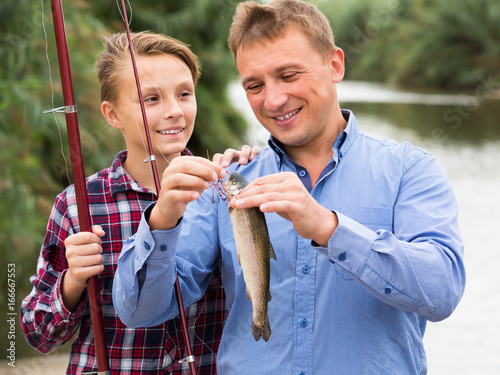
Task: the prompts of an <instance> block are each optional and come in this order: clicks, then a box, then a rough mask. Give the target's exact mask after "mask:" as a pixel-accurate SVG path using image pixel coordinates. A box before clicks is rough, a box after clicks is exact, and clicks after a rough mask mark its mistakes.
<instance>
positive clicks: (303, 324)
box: [300, 318, 308, 327]
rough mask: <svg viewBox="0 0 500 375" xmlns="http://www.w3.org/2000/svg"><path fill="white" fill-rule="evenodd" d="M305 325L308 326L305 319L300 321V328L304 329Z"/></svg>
mask: <svg viewBox="0 0 500 375" xmlns="http://www.w3.org/2000/svg"><path fill="white" fill-rule="evenodd" d="M307 324H308V322H307V319H306V318H304V319H302V320H301V321H300V325H301V326H302V327H306V326H307Z"/></svg>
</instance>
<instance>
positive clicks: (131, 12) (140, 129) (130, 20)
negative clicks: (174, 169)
mask: <svg viewBox="0 0 500 375" xmlns="http://www.w3.org/2000/svg"><path fill="white" fill-rule="evenodd" d="M127 4H128V7H129V13H127V14H130V18H128V26H129V27H130V24H131V22H132V17H133V11H132V5H131V4H130V1H129V0H127ZM116 6H117V8H118V12H119V13H120V17H121V19H122V21H123V22H124V23H125V16H124V14H123V12H122V9H121V6H120V4H119V2H118V0H116ZM137 72H138V74H142V75H143V76H144V77H145V78H146V79H147V80H148V81H149V82H150V83H151V84H152V85H153V86H154V87H155V89H156V91H157V92H158V94H159V96H160V100H161V101H162V103H163V100H162V98H161V93H160V91H159V90H158V87H157V86H156V85H155V84H154V83H153V82H152V81H151V79H149V77H148V76H147V75H145V74H144V73H142V71H141V70H140V69H139V67H138V66H137ZM134 95H135V91H134ZM139 99H140V98H139ZM134 119H135V124H136V126H137V129H138V131H139V134H140V136H141V142H142V145H143V146H144V154H145V155H146V159H144V162H148V161H149V162H151V157H152V156H154V155H149V150H148V147H147V142H146V140H145V139H144V137H145V135H143V134H142V131H143V129H144V125H143V124H139V120H138V118H137V116H134ZM142 121H144V119H142ZM157 121H158V119H157V120H156V122H155V125H154V127H153V129H156V123H157ZM160 152H161V150H160ZM162 156H163V158H164V159H165V160H166V161H167V163H168V160H167V159H166V158H165V156H164V155H163V153H162ZM148 170H149V176H150V181H151V185H152V186H155V181H154V175H153V171H152V170H151V168H148ZM153 190H154V189H152V191H153ZM152 194H153V195H154V193H153V192H152ZM156 195H157V196H158V195H159V192H157V194H156Z"/></svg>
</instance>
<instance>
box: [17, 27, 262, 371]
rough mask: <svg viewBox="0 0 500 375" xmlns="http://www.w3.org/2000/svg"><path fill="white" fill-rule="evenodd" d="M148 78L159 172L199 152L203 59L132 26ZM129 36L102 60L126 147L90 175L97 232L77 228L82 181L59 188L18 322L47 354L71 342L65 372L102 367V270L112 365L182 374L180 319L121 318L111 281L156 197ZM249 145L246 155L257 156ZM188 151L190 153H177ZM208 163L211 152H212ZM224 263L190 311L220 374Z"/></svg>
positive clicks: (113, 40) (204, 364)
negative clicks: (89, 284) (142, 322)
mask: <svg viewBox="0 0 500 375" xmlns="http://www.w3.org/2000/svg"><path fill="white" fill-rule="evenodd" d="M132 44H133V46H134V50H135V51H136V56H137V58H136V60H137V65H138V68H139V71H140V73H141V75H140V79H141V82H142V95H143V99H144V102H145V103H144V104H145V108H146V113H147V116H148V125H149V126H150V134H151V137H152V144H153V145H154V151H155V154H156V155H157V156H158V157H157V167H158V170H159V173H162V172H163V170H164V169H166V167H167V165H169V164H175V159H177V158H178V159H183V158H186V159H189V160H191V159H193V160H196V161H197V162H198V163H203V162H205V161H204V159H202V158H195V157H193V156H188V155H190V152H189V151H188V150H187V149H186V144H187V142H188V141H189V139H190V137H191V134H192V132H193V128H194V122H195V117H196V98H195V85H196V82H197V80H198V78H199V75H200V71H199V63H198V58H197V57H196V56H195V55H194V54H193V53H192V52H191V50H190V49H189V48H188V47H187V46H186V45H185V44H183V43H181V42H179V41H177V40H175V39H173V38H169V37H166V36H164V35H160V34H154V33H137V34H132ZM129 50H130V49H129V44H128V40H127V36H126V34H124V33H121V34H115V35H113V36H112V37H110V38H108V39H107V40H106V50H105V51H103V52H102V53H101V54H100V55H99V59H98V61H97V63H96V68H97V75H98V78H99V83H100V87H101V99H102V105H101V110H102V114H103V115H104V117H105V118H106V120H107V121H108V123H109V124H110V125H111V126H113V127H114V128H117V129H119V130H120V131H121V133H122V134H123V137H124V140H125V143H126V145H127V150H123V151H120V152H119V153H118V154H117V156H116V158H115V160H114V161H113V163H112V165H111V167H110V168H107V169H104V170H102V171H100V172H98V173H96V174H94V175H92V176H90V177H89V178H88V179H87V186H88V192H89V203H90V213H91V218H92V223H93V224H94V225H95V226H94V227H93V232H92V233H90V232H79V226H78V213H77V209H76V201H75V190H74V186H73V185H71V186H70V187H68V188H67V189H65V191H64V192H62V193H61V194H59V195H58V197H57V199H56V203H55V205H54V208H53V210H52V214H51V217H50V219H49V223H48V226H47V234H46V236H45V239H44V243H43V246H42V249H41V252H40V256H39V259H38V265H37V274H36V275H34V276H33V277H32V278H31V282H32V283H33V291H32V292H31V294H30V295H29V296H27V297H26V298H25V299H24V301H23V303H22V306H21V324H22V327H23V331H24V335H25V337H26V340H27V341H28V343H29V344H30V345H32V346H33V347H34V348H35V349H37V350H38V351H39V352H41V353H48V352H51V351H53V350H55V349H57V348H58V347H60V346H62V345H63V344H65V343H66V342H68V341H69V340H70V339H71V338H72V337H73V336H74V335H75V333H76V332H77V331H78V335H77V338H76V339H75V341H74V342H73V344H72V347H71V354H70V359H69V365H68V369H67V374H75V375H76V374H82V373H83V372H85V371H96V370H97V363H96V357H95V347H94V342H93V332H92V322H91V319H90V310H89V306H88V298H87V292H86V281H87V279H88V278H89V277H91V276H95V275H99V279H100V282H101V288H102V294H101V297H102V304H103V315H104V328H105V331H106V340H107V344H108V347H107V350H108V354H109V360H110V364H109V365H110V369H111V373H112V374H120V375H124V374H131V375H133V374H165V373H169V374H183V373H186V372H187V371H186V370H187V366H188V365H187V363H180V362H179V361H180V360H181V359H184V358H185V357H186V356H187V354H186V350H185V346H184V343H183V339H182V337H181V336H182V333H181V332H180V329H181V325H180V321H179V320H178V319H175V320H171V321H168V322H161V324H158V325H157V326H155V327H151V328H140V329H133V328H129V327H126V326H124V325H123V324H122V323H121V321H120V320H119V319H118V316H117V315H116V312H115V311H114V309H113V306H112V299H111V289H112V284H113V277H114V272H115V269H116V263H117V259H118V255H119V253H120V251H121V248H122V245H123V242H124V241H125V239H126V238H127V237H129V236H131V235H132V234H133V233H135V231H136V229H137V226H138V224H139V219H140V217H141V213H142V211H143V210H144V208H145V207H146V206H147V205H148V204H150V203H151V202H153V201H154V200H155V199H156V194H155V192H154V191H155V188H154V182H153V180H152V177H151V171H150V165H149V164H145V163H143V160H144V159H145V158H146V156H147V155H146V154H145V146H144V143H143V142H144V141H145V138H144V126H143V121H142V117H141V113H140V105H139V101H138V94H137V90H136V88H135V80H134V75H133V72H132V66H131V63H130V52H129ZM256 151H257V150H256V149H253V150H252V149H250V148H249V147H248V146H247V147H244V148H243V149H242V152H241V156H242V158H243V159H244V160H241V162H244V163H246V161H247V159H252V158H253V157H254V156H255V153H256ZM181 155H185V156H183V157H179V156H181ZM239 155H240V153H237V152H235V151H234V150H232V149H229V150H228V151H226V153H225V154H224V155H220V154H217V155H216V157H215V161H216V162H218V163H229V161H231V160H232V159H233V157H234V159H235V160H238V156H239ZM206 162H207V163H210V164H211V162H210V161H208V160H206ZM226 314H227V313H226V309H225V299H224V290H223V289H222V285H221V279H220V271H219V270H218V269H215V270H214V273H213V277H212V278H210V283H209V286H208V288H207V291H206V294H205V296H204V297H203V298H202V299H201V300H200V301H199V303H198V304H193V305H191V307H190V308H189V311H188V314H187V315H188V326H189V327H188V328H189V334H190V337H191V341H192V343H193V353H194V354H195V355H196V359H197V360H196V369H197V373H198V374H213V373H214V372H215V371H216V369H215V353H214V352H216V351H217V348H218V346H219V340H220V335H221V333H222V328H223V325H224V320H225V317H226Z"/></svg>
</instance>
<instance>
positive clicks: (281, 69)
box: [241, 64, 304, 88]
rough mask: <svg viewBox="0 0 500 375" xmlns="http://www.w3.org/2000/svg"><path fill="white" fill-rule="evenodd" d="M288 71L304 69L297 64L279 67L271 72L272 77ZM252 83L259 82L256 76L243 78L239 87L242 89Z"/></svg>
mask: <svg viewBox="0 0 500 375" xmlns="http://www.w3.org/2000/svg"><path fill="white" fill-rule="evenodd" d="M289 69H293V70H303V69H304V68H303V67H302V66H300V65H298V64H287V65H281V66H277V67H276V68H275V69H274V70H273V75H275V76H277V75H279V74H280V73H282V72H283V71H285V70H289ZM253 81H259V77H257V76H250V77H247V78H245V79H244V80H243V81H242V82H241V85H242V86H243V88H245V86H246V85H247V84H248V83H249V82H253Z"/></svg>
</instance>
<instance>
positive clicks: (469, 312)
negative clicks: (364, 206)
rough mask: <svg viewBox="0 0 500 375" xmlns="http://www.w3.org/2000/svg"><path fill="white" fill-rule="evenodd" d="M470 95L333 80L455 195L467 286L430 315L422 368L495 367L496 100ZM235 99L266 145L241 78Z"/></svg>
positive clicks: (488, 372)
mask: <svg viewBox="0 0 500 375" xmlns="http://www.w3.org/2000/svg"><path fill="white" fill-rule="evenodd" d="M481 84H482V83H481V82H479V83H478V88H477V90H475V92H474V95H443V94H439V93H438V94H436V93H415V92H403V91H397V90H394V89H392V88H390V87H387V86H384V85H380V84H373V83H367V82H349V81H345V82H341V83H340V84H339V85H338V94H339V100H340V102H341V107H342V108H347V109H351V110H352V111H353V112H354V114H355V115H356V119H357V121H358V125H359V127H360V130H361V131H362V132H365V133H370V134H374V135H377V136H380V137H385V138H390V139H394V140H396V141H398V142H402V141H409V142H411V143H412V144H413V145H416V146H419V147H422V148H424V149H426V150H427V151H429V152H431V153H432V154H434V155H435V156H436V157H437V159H438V161H439V162H440V164H441V166H442V167H443V169H444V170H445V171H446V173H447V175H448V177H449V178H450V180H451V183H452V185H453V189H454V191H455V195H456V197H457V200H458V203H459V208H460V214H459V222H460V228H461V231H462V235H463V239H464V242H465V265H466V270H467V286H466V290H465V294H464V297H463V299H462V301H461V302H460V304H459V306H458V307H457V309H456V310H455V312H454V313H453V314H452V316H451V317H449V318H448V319H446V320H444V321H442V322H438V323H429V324H428V328H427V331H426V334H425V346H426V351H427V359H428V366H429V371H428V375H450V374H453V375H498V374H500V277H499V269H500V246H499V244H498V241H497V239H496V236H495V234H496V231H497V230H498V231H500V214H499V211H500V194H499V193H500V167H499V163H500V121H499V120H500V101H499V100H494V99H491V100H490V99H487V94H489V92H488V87H487V86H486V85H485V86H481ZM230 95H231V97H232V98H233V102H234V105H235V106H236V107H237V108H238V109H239V110H240V111H241V112H242V113H243V115H244V116H245V117H246V118H247V119H248V121H249V124H250V129H249V132H248V142H249V143H250V144H256V143H258V144H260V145H265V144H266V142H267V138H268V133H267V132H266V131H265V130H264V129H263V128H262V126H260V124H259V123H258V122H257V121H256V120H255V118H254V116H253V113H252V111H251V109H250V107H249V105H248V103H247V101H246V98H245V94H244V92H243V90H242V89H241V87H240V85H239V83H235V84H234V85H232V86H231V88H230Z"/></svg>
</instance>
